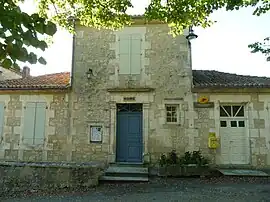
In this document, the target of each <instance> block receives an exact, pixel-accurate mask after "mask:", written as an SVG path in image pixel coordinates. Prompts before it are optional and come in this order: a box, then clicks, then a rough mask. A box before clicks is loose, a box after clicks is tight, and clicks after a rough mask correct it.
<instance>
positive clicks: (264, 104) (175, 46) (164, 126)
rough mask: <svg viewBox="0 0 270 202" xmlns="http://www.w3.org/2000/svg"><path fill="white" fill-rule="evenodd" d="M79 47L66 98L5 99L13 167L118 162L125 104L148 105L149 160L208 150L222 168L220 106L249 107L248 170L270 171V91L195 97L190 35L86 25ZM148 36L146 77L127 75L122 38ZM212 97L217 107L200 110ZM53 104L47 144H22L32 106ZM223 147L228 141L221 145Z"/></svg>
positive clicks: (4, 142)
mask: <svg viewBox="0 0 270 202" xmlns="http://www.w3.org/2000/svg"><path fill="white" fill-rule="evenodd" d="M76 29H77V35H76V36H75V41H74V66H73V69H72V83H71V84H72V86H71V89H70V90H68V91H66V92H61V93H60V92H58V93H55V92H51V93H45V90H44V93H42V92H41V93H39V94H30V93H28V94H27V93H22V92H20V91H17V93H4V92H2V93H1V95H0V102H4V105H5V114H4V120H5V121H4V126H3V133H2V139H1V142H0V159H2V160H11V161H17V160H22V161H50V162H51V161H68V162H90V161H103V162H107V163H114V162H115V161H116V147H117V143H116V128H117V117H116V114H117V104H119V103H140V104H142V116H143V124H142V125H143V126H142V128H143V130H142V131H143V162H150V163H153V164H154V163H156V162H157V160H158V158H159V157H160V155H161V154H163V153H167V152H170V151H171V150H173V149H175V150H176V151H177V152H178V153H180V154H184V152H186V151H194V150H201V151H202V153H203V155H205V156H207V157H208V158H209V159H210V160H211V163H213V164H218V165H219V164H222V163H223V160H222V157H221V156H222V155H221V153H222V151H221V148H222V147H219V148H218V149H209V148H208V134H209V130H210V129H213V130H215V132H216V134H217V136H218V137H220V114H219V113H220V112H219V110H220V105H221V104H222V103H227V104H228V103H229V104H230V103H231V104H244V106H245V114H246V117H245V118H246V119H245V121H246V122H245V123H246V127H245V128H246V133H245V134H246V135H247V140H248V145H247V147H248V148H247V149H248V151H249V153H248V154H247V155H248V157H247V158H248V164H249V165H253V166H258V167H267V166H270V148H269V143H270V140H269V138H270V137H269V131H270V124H269V117H270V116H269V103H270V92H267V93H256V92H245V93H238V94H237V96H235V92H234V93H233V92H231V93H229V92H225V91H224V92H223V93H222V92H219V93H211V92H206V91H204V92H194V91H193V88H192V70H191V64H190V47H189V44H188V42H187V40H186V38H185V36H178V37H175V38H174V37H172V36H170V35H169V34H168V31H169V29H168V27H167V26H166V25H161V24H150V25H142V24H141V25H134V26H132V27H130V28H125V29H124V30H122V31H117V32H116V31H109V30H95V29H93V28H85V27H80V26H78V27H77V28H76ZM132 32H136V33H140V34H141V35H142V36H143V37H142V39H141V46H142V53H141V55H142V56H141V68H140V73H139V74H121V70H120V69H119V67H120V59H119V52H120V50H119V43H118V41H119V37H120V36H121V34H123V33H132ZM200 96H207V97H208V98H209V101H210V102H213V103H214V104H213V106H212V107H196V105H195V104H194V103H196V102H197V100H198V98H199V97H200ZM28 101H34V102H45V103H46V127H45V133H44V142H43V144H42V145H37V146H35V145H31V146H29V145H25V144H24V143H23V141H22V130H23V119H24V106H25V105H26V103H27V102H28ZM168 106H174V107H176V114H177V116H176V121H175V122H168V121H167V107H168ZM91 126H99V127H101V128H102V139H101V141H100V142H92V141H91V137H90V127H91ZM220 144H221V145H222V142H220Z"/></svg>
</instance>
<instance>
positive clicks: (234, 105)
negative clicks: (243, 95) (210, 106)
mask: <svg viewBox="0 0 270 202" xmlns="http://www.w3.org/2000/svg"><path fill="white" fill-rule="evenodd" d="M236 106H240V108H239V110H238V111H237V112H236V115H235V116H234V115H233V113H234V112H233V107H236ZM225 107H230V112H231V113H230V115H229V114H228V113H227V111H226V110H225ZM241 108H242V109H243V112H244V115H243V116H237V115H238V113H239V112H240V109H241ZM221 109H223V110H224V112H225V113H226V114H227V115H229V116H221ZM246 113H247V112H246V110H245V105H244V104H237V103H235V104H220V106H219V118H220V119H245V118H246V115H247V114H246Z"/></svg>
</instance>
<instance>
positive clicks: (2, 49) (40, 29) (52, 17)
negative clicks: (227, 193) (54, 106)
mask: <svg viewBox="0 0 270 202" xmlns="http://www.w3.org/2000/svg"><path fill="white" fill-rule="evenodd" d="M20 2H23V0H0V61H1V62H2V66H3V67H5V68H10V67H14V68H19V66H18V61H21V62H29V63H31V64H35V63H37V62H39V63H41V64H46V61H45V59H44V58H43V57H39V58H38V57H37V55H36V54H35V53H34V52H29V51H28V49H27V47H32V48H37V49H41V50H43V51H44V50H45V49H46V48H47V47H48V45H47V43H46V42H45V40H42V39H40V37H39V36H40V35H48V36H53V35H54V34H55V33H56V30H57V29H56V25H59V26H61V27H64V28H66V29H68V30H69V31H71V32H72V31H74V30H73V24H72V21H71V20H70V19H71V17H72V18H76V19H78V20H79V21H80V23H81V24H82V25H85V26H91V27H95V28H108V29H119V28H122V27H123V26H125V25H130V24H131V17H130V16H129V15H128V14H127V10H128V9H129V8H131V7H132V4H131V1H130V0H36V2H37V4H38V11H37V13H34V14H32V15H29V14H27V13H25V12H22V11H21V9H20V7H19V6H18V3H20ZM248 6H251V7H254V12H253V15H258V16H259V15H261V14H264V13H266V12H268V11H269V9H270V1H269V0H237V1H236V0H167V2H166V3H164V2H163V1H161V0H151V2H150V4H149V6H148V7H147V8H146V10H145V13H144V17H145V19H146V20H147V21H151V20H160V21H162V22H165V23H168V25H169V26H170V28H171V33H172V34H174V35H178V34H181V33H182V32H183V30H184V29H186V28H188V27H189V26H201V27H204V28H205V27H208V26H210V25H211V24H212V23H213V22H212V21H211V20H210V15H211V14H212V13H213V12H214V11H216V10H218V9H221V8H226V10H238V9H239V8H241V7H248ZM266 41H269V38H266V39H265V40H264V42H263V43H259V42H257V43H254V44H251V45H250V46H249V47H250V48H252V52H262V53H264V54H266V55H268V54H269V53H270V50H269V49H268V48H267V46H265V42H266ZM269 59H270V58H269Z"/></svg>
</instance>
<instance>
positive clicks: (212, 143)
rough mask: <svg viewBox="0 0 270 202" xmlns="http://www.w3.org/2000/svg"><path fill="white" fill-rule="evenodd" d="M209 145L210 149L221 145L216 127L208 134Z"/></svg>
mask: <svg viewBox="0 0 270 202" xmlns="http://www.w3.org/2000/svg"><path fill="white" fill-rule="evenodd" d="M208 147H209V148H210V149H216V148H218V147H219V139H218V138H217V136H216V132H215V130H214V129H210V130H209V134H208Z"/></svg>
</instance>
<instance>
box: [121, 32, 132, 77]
mask: <svg viewBox="0 0 270 202" xmlns="http://www.w3.org/2000/svg"><path fill="white" fill-rule="evenodd" d="M119 66H120V67H119V74H130V36H129V35H120V36H119Z"/></svg>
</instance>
